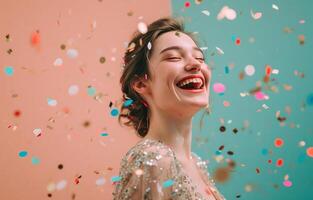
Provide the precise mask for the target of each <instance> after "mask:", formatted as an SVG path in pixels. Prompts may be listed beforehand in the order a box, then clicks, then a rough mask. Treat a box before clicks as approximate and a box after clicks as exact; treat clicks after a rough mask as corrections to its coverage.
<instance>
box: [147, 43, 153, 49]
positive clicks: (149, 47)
mask: <svg viewBox="0 0 313 200" xmlns="http://www.w3.org/2000/svg"><path fill="white" fill-rule="evenodd" d="M147 47H148V49H149V50H151V48H152V44H151V42H148V45H147Z"/></svg>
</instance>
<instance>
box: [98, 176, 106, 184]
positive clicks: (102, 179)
mask: <svg viewBox="0 0 313 200" xmlns="http://www.w3.org/2000/svg"><path fill="white" fill-rule="evenodd" d="M105 182H106V181H105V178H103V177H101V178H98V179H97V180H96V185H98V186H100V185H104V184H105Z"/></svg>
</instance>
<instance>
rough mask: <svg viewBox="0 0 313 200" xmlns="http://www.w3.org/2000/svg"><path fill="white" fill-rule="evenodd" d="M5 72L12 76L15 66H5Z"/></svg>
mask: <svg viewBox="0 0 313 200" xmlns="http://www.w3.org/2000/svg"><path fill="white" fill-rule="evenodd" d="M4 72H5V73H6V75H8V76H12V75H13V73H14V69H13V67H10V66H8V67H5V68H4Z"/></svg>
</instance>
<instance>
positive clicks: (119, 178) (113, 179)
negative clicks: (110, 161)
mask: <svg viewBox="0 0 313 200" xmlns="http://www.w3.org/2000/svg"><path fill="white" fill-rule="evenodd" d="M120 180H122V177H120V176H112V177H111V181H112V182H113V183H115V182H118V181H120Z"/></svg>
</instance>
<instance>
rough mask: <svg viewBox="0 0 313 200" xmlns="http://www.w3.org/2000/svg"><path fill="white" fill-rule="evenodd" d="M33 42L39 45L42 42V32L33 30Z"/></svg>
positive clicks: (34, 44)
mask: <svg viewBox="0 0 313 200" xmlns="http://www.w3.org/2000/svg"><path fill="white" fill-rule="evenodd" d="M31 44H32V45H33V46H38V45H39V44H40V32H39V30H37V31H36V32H33V33H32V35H31Z"/></svg>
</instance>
